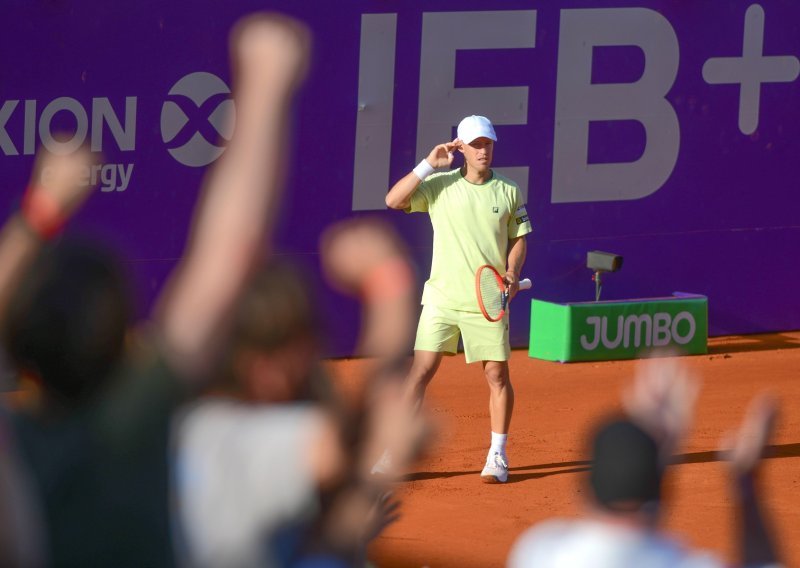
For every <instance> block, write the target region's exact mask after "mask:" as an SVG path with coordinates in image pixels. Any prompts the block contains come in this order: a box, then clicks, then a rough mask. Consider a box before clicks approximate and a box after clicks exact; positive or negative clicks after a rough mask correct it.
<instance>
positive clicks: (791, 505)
mask: <svg viewBox="0 0 800 568" xmlns="http://www.w3.org/2000/svg"><path fill="white" fill-rule="evenodd" d="M685 361H686V362H687V364H688V365H689V366H690V367H691V368H692V369H694V370H695V371H696V372H697V373H698V374H699V375H700V376H701V377H702V380H703V390H702V392H701V395H700V399H699V402H698V407H697V414H696V418H695V422H694V425H693V427H692V430H691V432H690V435H689V437H688V439H687V440H686V443H685V444H684V447H683V448H682V450H681V451H680V455H679V456H678V457H677V461H678V462H679V463H678V464H677V465H674V466H672V467H671V468H670V470H669V473H668V477H667V481H666V485H667V491H668V506H667V508H666V514H665V527H666V529H667V530H669V531H672V532H673V533H676V534H678V535H680V537H681V538H682V539H683V540H684V541H685V542H687V543H689V544H691V545H693V546H697V547H704V548H708V549H712V550H715V551H718V552H719V553H720V554H722V555H724V557H725V558H727V559H729V560H733V559H734V558H735V556H734V554H735V550H736V534H735V532H734V525H733V516H732V511H733V509H732V503H731V499H730V497H729V494H728V489H727V485H726V475H725V474H726V472H725V465H724V463H723V462H720V460H719V458H718V457H717V454H716V451H715V450H716V449H717V447H718V443H719V440H720V438H721V436H722V435H723V434H724V433H725V432H726V431H728V430H730V429H731V428H733V427H734V426H736V425H737V424H738V423H739V421H740V420H741V418H742V414H743V411H744V409H745V407H746V405H747V403H748V401H749V400H750V399H751V398H752V397H753V396H754V395H755V394H756V393H758V392H760V391H763V390H769V391H771V392H773V393H775V394H777V395H778V396H779V398H780V400H781V416H780V421H779V424H778V430H777V434H776V436H775V438H774V440H773V447H772V448H771V456H770V457H769V459H767V460H765V462H764V466H763V473H762V484H763V487H764V494H765V497H766V502H767V504H768V506H769V509H770V510H771V513H772V517H773V520H774V528H775V531H776V533H777V536H778V542H779V545H780V549H781V552H782V554H783V560H784V562H785V564H786V565H787V566H800V539H798V538H797V536H798V527H800V332H792V333H782V334H775V335H758V336H743V337H728V338H716V339H711V340H710V341H709V353H708V355H702V356H693V357H686V358H685ZM331 365H332V367H333V368H334V369H335V372H336V374H337V375H338V377H339V381H340V383H341V387H342V389H343V390H344V391H345V392H347V391H351V390H354V389H358V388H359V387H360V381H361V379H360V372H359V371H360V370H361V369H362V367H363V362H361V361H358V360H338V361H333V362H331ZM510 365H511V376H512V382H513V384H514V389H515V392H516V408H515V412H514V420H513V422H512V427H511V436H509V449H508V451H509V460H510V467H511V473H512V477H511V478H510V479H509V483H508V484H506V485H484V484H482V483H481V482H480V479H479V473H480V470H481V467H482V466H483V461H484V459H485V456H486V451H487V449H488V445H489V413H488V388H487V386H486V384H485V380H484V379H483V376H482V373H481V368H480V365H477V364H476V365H472V366H467V365H466V364H465V363H464V358H463V356H458V357H451V358H445V360H444V362H443V364H442V366H441V368H440V370H439V373H438V374H437V376H436V377H435V378H434V381H433V383H432V384H431V386H430V388H429V390H428V398H427V402H426V405H427V408H428V409H429V410H430V411H431V412H432V413H433V415H434V416H435V417H436V418H437V419H438V421H439V426H440V434H439V438H438V442H437V444H436V445H435V448H434V450H433V451H432V452H430V454H429V455H428V457H427V458H426V459H425V460H424V461H422V462H421V463H419V464H417V465H416V466H415V467H414V468H413V470H412V472H411V474H410V476H409V480H408V481H406V482H404V483H401V484H399V485H398V487H397V494H398V495H399V496H400V497H401V498H402V500H403V506H402V511H403V517H402V518H401V519H400V521H399V522H397V523H396V524H395V525H393V526H391V527H390V528H389V529H388V530H387V531H386V532H385V533H384V535H383V536H382V537H380V538H379V539H378V540H377V541H376V543H375V545H374V546H373V548H372V550H371V557H372V558H373V560H374V561H375V563H376V564H377V565H379V566H430V567H432V568H433V567H439V566H460V567H465V568H469V567H490V566H503V565H504V564H505V559H506V556H507V554H508V550H509V548H510V547H511V544H512V543H513V542H514V540H515V539H516V538H517V536H518V535H519V534H520V533H521V532H522V531H523V530H524V529H525V528H526V527H528V526H530V525H532V524H534V523H536V522H538V521H541V520H543V519H547V518H550V517H554V516H558V517H574V516H577V515H579V514H580V513H581V511H582V507H583V505H582V502H583V500H582V497H583V494H584V492H585V490H584V488H583V486H582V483H583V481H584V475H585V473H584V472H585V470H586V468H587V465H588V464H587V461H586V459H587V458H586V455H585V451H584V444H585V440H586V439H587V436H588V433H589V432H590V430H591V428H592V426H593V425H594V424H595V422H596V421H597V420H598V419H600V418H602V417H604V416H607V415H608V414H609V413H613V412H614V411H615V410H618V409H619V404H618V400H619V394H620V392H621V390H622V388H623V387H624V386H625V385H627V384H628V382H629V381H630V379H631V377H632V375H633V371H634V366H635V362H632V361H622V362H606V363H577V364H568V365H564V364H560V363H550V362H545V361H539V360H534V359H530V358H529V357H528V355H527V352H526V351H524V350H519V351H515V352H514V353H513V355H512V359H511V362H510Z"/></svg>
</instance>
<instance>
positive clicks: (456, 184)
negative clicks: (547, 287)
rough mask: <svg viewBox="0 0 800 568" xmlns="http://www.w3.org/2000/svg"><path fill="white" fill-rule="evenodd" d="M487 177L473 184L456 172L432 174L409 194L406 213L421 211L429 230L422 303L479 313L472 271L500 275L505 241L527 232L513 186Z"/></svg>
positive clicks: (528, 224)
mask: <svg viewBox="0 0 800 568" xmlns="http://www.w3.org/2000/svg"><path fill="white" fill-rule="evenodd" d="M492 174H493V175H492V179H490V180H489V181H487V182H486V183H484V184H481V185H475V184H473V183H470V182H468V181H467V180H465V179H464V177H463V176H462V175H461V170H451V171H449V172H441V173H436V174H433V175H431V176H429V177H428V178H427V179H426V180H425V181H424V182H422V183H421V184H420V186H419V187H418V188H417V190H416V191H415V192H414V193H413V194H412V196H411V204H410V205H409V207H408V208H407V209H406V212H407V213H414V212H427V213H428V214H429V215H430V218H431V225H433V258H432V260H431V276H430V278H429V279H428V281H427V282H425V289H424V291H423V293H422V303H423V304H430V305H435V306H439V307H442V308H450V309H453V310H462V311H467V312H477V311H479V308H478V303H477V300H476V299H475V271H476V270H477V269H478V267H480V266H482V265H484V264H490V265H492V266H494V267H495V268H496V269H497V270H498V272H500V274H503V273H505V271H506V261H507V256H508V241H509V239H513V238H516V237H521V236H523V235H526V234H528V233H530V232H531V231H532V230H533V229H532V228H531V222H530V220H529V219H528V213H527V211H526V210H525V203H523V201H522V193H521V192H520V190H519V187H518V186H517V184H515V183H514V182H513V181H511V180H509V179H507V178H504V177H503V176H501V175H498V174H497V173H495V172H492Z"/></svg>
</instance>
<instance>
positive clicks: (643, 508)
mask: <svg viewBox="0 0 800 568" xmlns="http://www.w3.org/2000/svg"><path fill="white" fill-rule="evenodd" d="M641 369H642V371H641V372H640V374H639V376H638V377H637V379H636V381H635V383H634V386H633V389H632V390H631V391H630V392H629V393H628V394H627V396H626V399H625V405H626V408H627V411H628V414H629V415H630V418H628V419H625V418H621V419H616V420H610V421H608V422H606V423H604V424H602V425H601V426H600V427H599V429H598V430H597V432H596V433H595V435H594V438H593V441H592V449H591V451H592V465H591V471H590V474H589V483H588V485H589V495H590V498H589V500H590V502H589V503H588V508H589V513H588V514H587V515H586V516H585V517H584V518H582V519H579V520H551V521H545V522H543V523H541V524H539V525H537V526H535V527H533V528H531V529H529V530H528V531H527V532H525V533H523V534H522V536H520V537H519V539H518V540H517V542H516V543H515V544H514V547H513V548H512V550H511V554H510V556H509V559H508V566H509V567H510V568H522V567H536V568H567V567H569V568H573V567H589V566H591V567H592V568H612V567H613V568H628V567H630V568H634V567H636V568H640V567H648V568H661V567H664V568H667V567H680V568H716V567H722V566H725V563H723V562H722V561H721V560H720V559H719V558H718V557H717V556H715V555H713V554H711V553H710V552H706V551H698V550H692V549H690V548H688V547H686V546H684V545H683V544H681V543H680V541H679V540H677V539H675V538H674V537H672V536H670V535H668V534H665V533H663V532H661V531H659V529H658V522H659V520H660V514H661V506H662V505H661V499H662V495H661V486H662V478H663V475H664V471H665V468H666V466H667V464H668V462H669V460H670V459H671V458H672V455H673V454H672V453H673V452H674V450H675V449H676V448H677V446H678V444H679V443H680V440H681V438H682V436H683V435H684V434H685V433H686V431H687V429H688V425H689V420H690V417H691V413H692V409H693V407H694V402H695V400H696V396H697V389H698V387H697V382H696V381H694V380H693V379H692V377H690V376H689V375H688V373H687V371H686V369H685V368H684V367H682V366H681V365H680V364H679V363H678V361H677V359H674V358H673V359H661V360H653V361H650V362H648V363H646V364H644V365H643V366H642V367H641ZM775 413H776V407H775V405H774V403H772V402H771V401H769V400H767V399H764V398H760V399H758V400H756V401H755V402H754V403H753V404H752V405H751V408H750V410H749V411H748V413H747V416H746V418H745V420H744V422H743V424H742V427H741V429H740V431H739V432H738V433H737V434H736V435H735V436H733V437H731V439H730V441H729V443H730V447H731V448H732V450H730V452H729V453H728V457H729V460H730V461H729V462H728V470H729V473H730V474H731V487H732V490H733V492H734V494H735V496H736V503H737V505H738V508H739V511H738V516H739V518H740V521H741V529H742V532H741V534H740V542H741V552H740V564H739V565H741V566H745V567H756V566H758V567H766V566H778V565H779V564H778V561H777V554H776V551H775V548H774V546H773V544H772V540H771V538H770V536H769V533H768V531H767V528H766V525H765V521H764V518H763V517H762V513H761V507H760V499H759V493H758V491H757V487H756V485H755V481H754V478H755V474H756V471H757V468H758V464H759V460H760V458H761V455H762V453H763V451H764V449H765V447H766V444H767V441H768V439H769V436H770V434H771V432H772V428H773V424H774V418H775Z"/></svg>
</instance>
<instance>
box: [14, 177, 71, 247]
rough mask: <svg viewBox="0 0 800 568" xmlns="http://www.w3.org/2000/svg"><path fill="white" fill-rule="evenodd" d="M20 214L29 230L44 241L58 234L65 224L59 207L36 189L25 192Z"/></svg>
mask: <svg viewBox="0 0 800 568" xmlns="http://www.w3.org/2000/svg"><path fill="white" fill-rule="evenodd" d="M21 213H22V218H23V219H24V220H25V222H26V223H27V224H28V226H29V227H30V228H31V230H32V231H33V232H34V233H36V234H37V235H39V237H41V238H42V239H44V240H46V241H47V240H50V239H52V238H53V237H55V236H56V235H57V234H59V233H60V232H61V231H62V230H63V229H64V225H65V224H66V222H67V217H66V216H65V215H64V214H63V213H62V212H61V205H60V204H59V203H58V202H57V201H56V200H55V199H53V198H52V197H51V196H50V195H48V194H47V193H46V192H45V191H42V190H41V189H40V188H37V187H29V188H28V189H27V190H26V191H25V197H24V198H23V199H22V211H21Z"/></svg>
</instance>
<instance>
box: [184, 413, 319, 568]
mask: <svg viewBox="0 0 800 568" xmlns="http://www.w3.org/2000/svg"><path fill="white" fill-rule="evenodd" d="M175 426H176V428H175V430H174V442H175V472H174V483H175V490H174V495H175V497H176V506H177V515H176V516H177V519H178V521H179V528H178V530H179V536H178V537H177V541H178V542H179V543H182V546H179V548H182V549H183V550H182V551H179V557H181V556H183V557H185V558H184V561H185V563H186V564H188V565H190V566H201V567H205V566H209V567H210V566H226V567H245V566H272V565H275V564H276V562H277V560H276V558H275V557H274V555H273V551H272V550H271V549H270V543H271V539H272V538H273V537H274V536H275V535H276V533H277V532H278V531H279V530H281V529H284V528H286V527H287V526H292V525H296V524H298V523H302V522H303V521H305V520H307V519H308V518H310V517H312V516H313V515H314V513H315V512H316V510H317V507H318V500H317V497H318V495H317V487H316V482H315V480H314V478H313V475H312V473H311V472H310V471H309V464H308V458H309V453H310V452H309V447H310V444H311V443H312V441H313V440H314V439H316V436H317V435H319V432H320V428H322V427H323V421H322V418H321V416H320V414H319V412H318V411H316V410H314V409H313V408H312V407H310V406H308V405H303V404H282V405H253V404H245V403H240V402H236V401H233V400H228V399H221V398H219V399H211V398H210V399H204V400H201V401H200V402H198V403H196V404H194V405H192V406H190V407H189V408H188V409H186V410H185V412H184V413H183V414H182V416H180V417H179V419H178V420H177V421H176V425H175Z"/></svg>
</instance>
